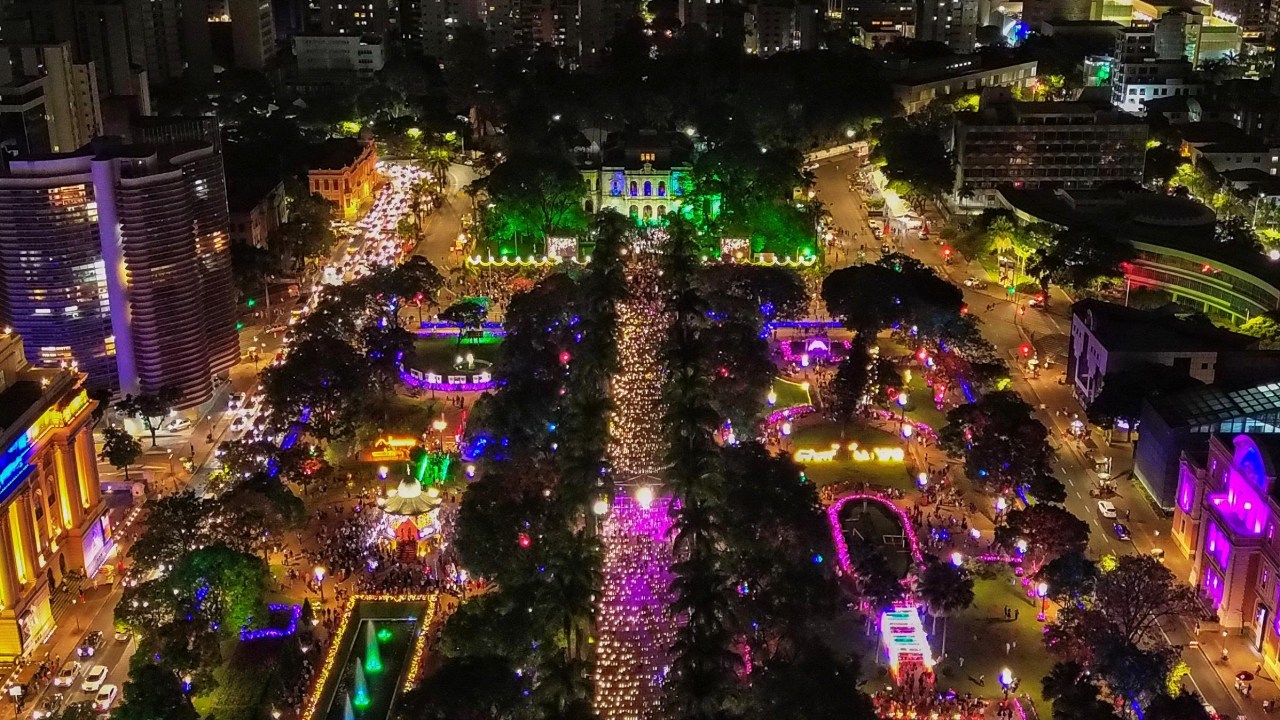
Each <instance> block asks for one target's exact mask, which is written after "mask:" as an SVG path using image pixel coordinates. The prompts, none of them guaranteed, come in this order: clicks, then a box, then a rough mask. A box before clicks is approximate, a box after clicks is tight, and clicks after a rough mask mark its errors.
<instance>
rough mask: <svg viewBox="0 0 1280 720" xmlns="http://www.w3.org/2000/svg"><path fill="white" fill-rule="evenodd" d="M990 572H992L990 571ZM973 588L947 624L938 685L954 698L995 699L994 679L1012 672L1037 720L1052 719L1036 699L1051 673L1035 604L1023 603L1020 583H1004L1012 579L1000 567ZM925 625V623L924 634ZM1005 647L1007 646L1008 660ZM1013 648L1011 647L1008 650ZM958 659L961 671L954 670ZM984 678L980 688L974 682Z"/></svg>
mask: <svg viewBox="0 0 1280 720" xmlns="http://www.w3.org/2000/svg"><path fill="white" fill-rule="evenodd" d="M992 569H993V570H994V568H992ZM985 574H986V575H990V577H980V578H978V579H977V581H976V582H975V583H974V596H975V598H974V602H973V606H972V607H970V608H969V609H968V610H965V611H964V612H962V613H960V614H959V615H957V616H956V617H953V618H950V619H949V620H947V622H949V623H950V627H948V628H947V647H946V650H947V658H946V660H945V661H944V662H942V663H941V664H940V666H939V667H940V668H941V672H940V677H939V685H940V686H945V687H954V688H955V689H956V690H957V691H959V692H962V693H963V692H973V693H974V694H975V695H984V696H988V697H991V696H999V694H1000V681H999V679H998V678H999V675H1000V671H1001V670H1002V669H1003V668H1006V667H1007V668H1009V669H1010V670H1011V671H1013V674H1014V676H1015V677H1017V678H1018V679H1019V680H1020V681H1021V684H1020V685H1019V687H1018V691H1019V692H1026V693H1027V694H1028V695H1030V696H1031V698H1032V700H1033V701H1034V702H1035V705H1036V710H1037V712H1038V713H1039V716H1040V717H1042V718H1047V717H1051V716H1052V712H1051V707H1050V705H1049V703H1047V702H1045V700H1044V698H1043V696H1042V688H1041V686H1040V680H1041V678H1043V677H1044V676H1045V675H1047V674H1048V673H1049V669H1050V668H1051V667H1053V658H1052V656H1050V655H1049V654H1048V653H1047V652H1046V651H1045V649H1044V642H1043V640H1042V639H1041V638H1042V637H1043V631H1042V628H1043V627H1044V626H1043V624H1042V623H1040V621H1038V620H1036V615H1037V613H1038V612H1039V606H1038V604H1037V603H1033V602H1031V601H1030V600H1028V598H1027V596H1026V591H1025V589H1024V588H1023V587H1022V584H1021V583H1020V582H1014V583H1010V580H1011V579H1012V578H1013V573H1012V572H1011V571H1010V570H1009V569H1008V568H1007V567H1002V568H1000V569H999V572H998V573H985ZM1006 606H1008V607H1009V608H1011V609H1013V608H1016V609H1017V610H1018V619H1017V620H1005V618H1004V608H1005V607H1006ZM942 622H943V621H942V620H939V621H938V633H937V635H936V636H933V640H934V643H933V645H934V653H935V654H939V653H938V651H939V649H940V647H941V641H942ZM930 624H931V621H930V620H929V619H926V620H925V629H926V630H928V629H929V627H930ZM1005 643H1009V651H1008V654H1006V653H1005ZM1014 643H1017V647H1014V646H1013V645H1014ZM960 658H964V659H965V660H964V668H963V669H962V668H960ZM982 675H985V676H986V682H985V684H984V685H979V684H978V683H977V682H976V680H977V679H978V677H979V676H982Z"/></svg>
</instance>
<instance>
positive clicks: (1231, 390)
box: [1147, 381, 1280, 432]
mask: <svg viewBox="0 0 1280 720" xmlns="http://www.w3.org/2000/svg"><path fill="white" fill-rule="evenodd" d="M1147 402H1149V403H1150V404H1151V409H1152V410H1154V411H1155V412H1156V413H1158V414H1159V415H1160V417H1161V419H1163V420H1164V421H1165V423H1166V424H1168V426H1169V427H1171V428H1189V429H1191V430H1193V431H1197V430H1198V431H1202V432H1204V431H1208V432H1212V431H1216V430H1217V427H1218V426H1219V424H1221V423H1223V422H1226V421H1230V420H1235V419H1239V418H1246V417H1260V416H1272V415H1275V414H1276V413H1277V412H1280V381H1268V382H1263V383H1256V384H1249V385H1244V386H1240V387H1228V386H1225V385H1222V384H1219V383H1215V384H1212V385H1201V386H1199V387H1194V388H1191V389H1188V390H1184V391H1182V392H1176V393H1168V394H1165V395H1158V396H1156V397H1153V398H1150V399H1148V401H1147Z"/></svg>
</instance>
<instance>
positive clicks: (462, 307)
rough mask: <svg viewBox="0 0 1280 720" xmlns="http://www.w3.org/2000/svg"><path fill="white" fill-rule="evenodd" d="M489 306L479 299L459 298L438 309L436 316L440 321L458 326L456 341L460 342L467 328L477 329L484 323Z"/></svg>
mask: <svg viewBox="0 0 1280 720" xmlns="http://www.w3.org/2000/svg"><path fill="white" fill-rule="evenodd" d="M488 314H489V308H487V307H485V305H484V303H482V302H480V301H479V300H459V301H458V302H456V303H454V304H452V305H450V306H449V307H447V308H445V309H444V310H441V311H440V314H439V315H438V316H437V317H439V318H440V319H441V320H442V321H444V322H447V323H452V324H454V325H457V326H458V343H457V344H459V345H460V344H462V336H463V334H464V333H465V332H466V330H467V329H468V328H472V329H478V328H480V327H481V326H482V325H484V319H485V317H486V316H488Z"/></svg>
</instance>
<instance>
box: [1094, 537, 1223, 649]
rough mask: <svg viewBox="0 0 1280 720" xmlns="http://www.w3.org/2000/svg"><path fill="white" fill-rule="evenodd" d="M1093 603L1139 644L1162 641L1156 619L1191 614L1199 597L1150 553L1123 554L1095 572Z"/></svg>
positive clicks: (1117, 627) (1197, 607) (1152, 644)
mask: <svg viewBox="0 0 1280 720" xmlns="http://www.w3.org/2000/svg"><path fill="white" fill-rule="evenodd" d="M1093 607H1094V608H1096V609H1097V610H1099V611H1100V612H1101V613H1102V614H1103V615H1104V616H1105V617H1106V618H1107V620H1108V621H1109V623H1110V624H1111V625H1113V626H1114V627H1115V628H1116V629H1117V630H1118V631H1119V632H1120V635H1121V637H1123V638H1124V639H1125V640H1126V641H1128V642H1130V643H1134V644H1138V645H1140V646H1144V647H1149V646H1155V645H1157V644H1158V643H1159V642H1163V636H1162V635H1161V634H1160V632H1159V627H1158V625H1159V623H1160V621H1162V620H1165V619H1173V618H1185V617H1190V616H1193V615H1194V614H1195V613H1196V612H1197V611H1198V609H1199V607H1200V605H1199V601H1198V600H1197V599H1196V594H1195V591H1194V590H1193V589H1191V588H1190V587H1188V586H1186V585H1183V584H1181V583H1179V582H1178V581H1177V579H1175V577H1174V575H1173V572H1172V571H1170V570H1169V569H1168V568H1166V567H1165V566H1164V564H1163V563H1161V562H1160V561H1159V560H1156V559H1155V558H1153V557H1151V556H1150V555H1145V554H1143V555H1122V556H1120V558H1119V559H1118V561H1117V565H1116V567H1115V569H1113V570H1110V571H1108V572H1104V573H1102V574H1101V575H1099V576H1098V582H1097V585H1096V586H1095V587H1094V592H1093Z"/></svg>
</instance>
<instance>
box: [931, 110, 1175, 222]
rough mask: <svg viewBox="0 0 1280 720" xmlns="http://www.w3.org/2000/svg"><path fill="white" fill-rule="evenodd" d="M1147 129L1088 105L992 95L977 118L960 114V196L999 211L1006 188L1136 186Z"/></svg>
mask: <svg viewBox="0 0 1280 720" xmlns="http://www.w3.org/2000/svg"><path fill="white" fill-rule="evenodd" d="M1149 132H1150V131H1149V129H1148V127H1147V125H1146V123H1144V122H1142V121H1141V120H1139V119H1137V118H1135V117H1133V116H1131V115H1127V114H1125V113H1122V112H1120V111H1118V110H1116V109H1114V108H1111V107H1107V106H1102V107H1099V106H1096V105H1094V104H1091V103H1086V102H1013V101H1012V99H1011V98H1010V97H1009V93H1008V91H1007V90H1005V89H1003V88H988V89H987V90H985V91H984V92H983V96H982V100H981V105H980V107H979V109H978V110H977V111H974V112H963V113H958V114H957V115H956V119H955V130H954V137H953V141H952V149H953V151H954V152H955V155H956V184H955V189H956V191H957V192H965V191H969V192H972V193H973V194H974V196H975V198H976V199H978V200H979V201H980V202H985V203H988V204H994V202H995V193H996V190H997V189H998V188H1000V187H1001V186H1004V185H1012V186H1014V187H1026V188H1041V187H1061V188H1067V189H1071V188H1092V187H1098V186H1099V185H1102V184H1104V183H1109V182H1130V183H1138V182H1141V180H1142V169H1143V162H1144V159H1145V157H1146V144H1147V138H1148V136H1149Z"/></svg>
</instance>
